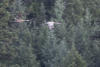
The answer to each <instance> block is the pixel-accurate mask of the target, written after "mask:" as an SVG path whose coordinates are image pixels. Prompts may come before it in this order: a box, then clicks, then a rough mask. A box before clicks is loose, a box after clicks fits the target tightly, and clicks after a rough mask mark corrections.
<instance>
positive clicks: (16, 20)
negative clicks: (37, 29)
mask: <svg viewBox="0 0 100 67" xmlns="http://www.w3.org/2000/svg"><path fill="white" fill-rule="evenodd" d="M29 21H30V20H23V19H17V18H15V22H18V23H23V22H29Z"/></svg>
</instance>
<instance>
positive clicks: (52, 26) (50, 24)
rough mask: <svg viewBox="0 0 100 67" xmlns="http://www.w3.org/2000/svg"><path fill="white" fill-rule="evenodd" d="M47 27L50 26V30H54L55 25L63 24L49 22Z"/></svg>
mask: <svg viewBox="0 0 100 67" xmlns="http://www.w3.org/2000/svg"><path fill="white" fill-rule="evenodd" d="M46 24H47V25H48V28H49V29H50V30H52V29H53V28H54V24H61V23H58V22H53V21H51V22H50V21H49V22H47V23H46Z"/></svg>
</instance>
